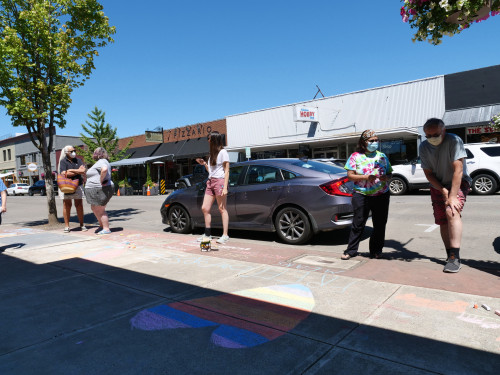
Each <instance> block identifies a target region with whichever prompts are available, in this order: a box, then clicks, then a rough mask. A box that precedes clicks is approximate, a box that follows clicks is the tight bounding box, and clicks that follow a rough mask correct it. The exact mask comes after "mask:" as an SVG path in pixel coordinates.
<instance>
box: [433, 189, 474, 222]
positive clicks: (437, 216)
mask: <svg viewBox="0 0 500 375" xmlns="http://www.w3.org/2000/svg"><path fill="white" fill-rule="evenodd" d="M469 191H470V185H469V183H468V182H467V181H465V180H462V183H461V184H460V188H459V189H458V194H457V198H458V200H459V202H460V203H462V209H461V210H460V212H462V210H463V208H464V205H465V201H466V199H467V194H468V193H469ZM431 201H432V208H433V209H434V222H435V223H436V224H437V225H443V224H446V223H447V222H448V219H447V218H446V206H445V205H444V199H443V194H441V192H440V191H439V190H436V189H434V188H433V187H431Z"/></svg>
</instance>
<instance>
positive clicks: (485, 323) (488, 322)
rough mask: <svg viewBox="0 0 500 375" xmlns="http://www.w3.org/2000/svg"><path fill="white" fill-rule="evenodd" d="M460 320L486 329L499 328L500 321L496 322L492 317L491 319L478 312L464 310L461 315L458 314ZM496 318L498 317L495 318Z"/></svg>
mask: <svg viewBox="0 0 500 375" xmlns="http://www.w3.org/2000/svg"><path fill="white" fill-rule="evenodd" d="M457 319H458V320H461V321H463V322H467V323H472V324H476V325H478V326H480V327H481V328H486V329H499V328H500V323H497V322H494V321H493V320H492V319H489V318H487V317H484V316H479V315H476V314H471V313H466V312H463V313H461V314H460V315H459V316H457ZM495 320H496V319H495Z"/></svg>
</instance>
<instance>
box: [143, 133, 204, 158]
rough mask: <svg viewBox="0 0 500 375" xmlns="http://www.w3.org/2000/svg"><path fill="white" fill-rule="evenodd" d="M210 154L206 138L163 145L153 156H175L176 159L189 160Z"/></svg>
mask: <svg viewBox="0 0 500 375" xmlns="http://www.w3.org/2000/svg"><path fill="white" fill-rule="evenodd" d="M208 152H209V147H208V140H207V138H206V137H201V138H193V139H187V140H184V141H178V142H169V143H163V144H162V145H161V146H160V147H159V148H158V150H156V152H155V153H154V154H153V156H155V155H162V154H163V155H164V154H174V155H175V159H188V158H194V157H201V156H205V155H207V154H208Z"/></svg>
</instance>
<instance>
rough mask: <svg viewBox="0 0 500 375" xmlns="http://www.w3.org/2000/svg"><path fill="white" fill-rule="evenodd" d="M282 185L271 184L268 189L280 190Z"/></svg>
mask: <svg viewBox="0 0 500 375" xmlns="http://www.w3.org/2000/svg"><path fill="white" fill-rule="evenodd" d="M280 189H281V186H269V187H268V188H267V189H266V191H277V190H280Z"/></svg>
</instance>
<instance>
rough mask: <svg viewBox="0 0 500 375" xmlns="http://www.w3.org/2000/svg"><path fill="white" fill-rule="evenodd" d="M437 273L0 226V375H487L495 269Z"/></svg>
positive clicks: (498, 364) (418, 264) (151, 236)
mask: <svg viewBox="0 0 500 375" xmlns="http://www.w3.org/2000/svg"><path fill="white" fill-rule="evenodd" d="M441 263H442V260H439V259H428V258H424V259H386V260H371V259H368V258H364V257H356V258H353V259H351V260H349V261H340V259H339V256H338V255H336V254H329V253H325V252H319V251H316V252H315V251H314V250H311V249H310V248H307V249H306V248H304V247H300V246H295V247H294V246H285V245H276V244H269V245H267V244H264V243H262V242H255V241H248V240H238V239H231V241H230V242H229V243H227V244H226V245H218V251H213V252H209V253H202V252H200V250H199V244H198V243H197V242H196V237H195V236H191V235H177V234H172V233H148V232H138V231H130V230H118V231H115V232H113V234H111V235H108V236H104V237H100V236H96V235H95V234H94V230H93V229H90V230H89V231H88V232H77V231H74V232H71V233H70V234H63V233H61V232H60V231H57V232H56V231H43V230H40V229H36V228H20V227H16V226H12V225H2V227H0V270H1V272H0V301H1V302H0V319H1V322H2V324H1V325H0V337H2V340H1V341H0V374H167V373H168V374H207V373H208V374H287V373H290V374H436V373H437V374H498V373H499V368H500V316H498V315H495V314H494V310H500V280H499V266H498V265H497V264H491V265H484V264H478V263H475V262H467V264H466V265H465V266H464V267H463V268H462V270H461V271H460V272H459V273H458V274H451V275H450V274H444V273H443V272H442V264H441ZM474 304H477V305H478V307H479V308H477V309H474V308H473V306H474ZM482 304H486V305H488V306H489V307H490V308H491V310H490V311H487V310H485V309H484V308H482V307H481V305H482Z"/></svg>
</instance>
